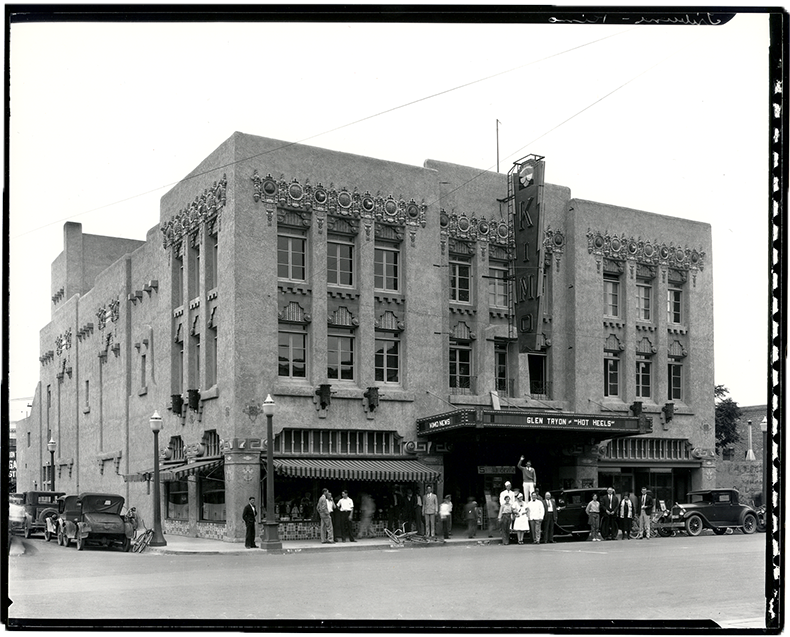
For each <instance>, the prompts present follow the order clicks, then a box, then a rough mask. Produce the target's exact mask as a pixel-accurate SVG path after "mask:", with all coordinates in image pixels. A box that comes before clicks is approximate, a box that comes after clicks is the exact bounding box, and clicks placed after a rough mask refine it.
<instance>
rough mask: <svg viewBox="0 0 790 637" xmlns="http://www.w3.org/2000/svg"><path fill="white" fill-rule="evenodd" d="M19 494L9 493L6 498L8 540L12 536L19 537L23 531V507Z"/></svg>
mask: <svg viewBox="0 0 790 637" xmlns="http://www.w3.org/2000/svg"><path fill="white" fill-rule="evenodd" d="M23 501H24V499H23V497H22V494H21V493H11V494H10V495H9V496H8V539H9V544H10V539H11V536H12V535H21V534H22V533H24V530H25V507H24V506H23V505H22V502H23Z"/></svg>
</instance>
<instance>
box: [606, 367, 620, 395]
mask: <svg viewBox="0 0 790 637" xmlns="http://www.w3.org/2000/svg"><path fill="white" fill-rule="evenodd" d="M603 379H604V380H603V395H604V396H619V395H620V359H618V358H604V359H603Z"/></svg>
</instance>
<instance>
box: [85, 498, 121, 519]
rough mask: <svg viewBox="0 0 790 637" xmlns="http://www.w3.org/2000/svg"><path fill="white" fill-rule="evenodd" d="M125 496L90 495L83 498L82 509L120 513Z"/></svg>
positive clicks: (94, 511)
mask: <svg viewBox="0 0 790 637" xmlns="http://www.w3.org/2000/svg"><path fill="white" fill-rule="evenodd" d="M122 506H123V498H122V497H120V496H117V495H88V496H85V497H84V498H82V511H83V513H86V512H88V511H90V512H92V513H112V514H114V515H119V514H120V513H121V507H122Z"/></svg>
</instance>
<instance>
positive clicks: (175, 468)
mask: <svg viewBox="0 0 790 637" xmlns="http://www.w3.org/2000/svg"><path fill="white" fill-rule="evenodd" d="M223 462H224V460H223V459H222V458H213V459H211V460H201V461H198V462H187V463H184V464H179V465H167V466H160V468H159V479H160V480H161V481H162V482H173V481H174V480H183V479H184V478H186V477H187V476H192V475H195V474H197V473H205V472H207V471H210V470H212V469H214V468H216V467H219V466H220V465H222V463H223ZM123 479H124V481H125V482H146V481H148V480H153V479H154V470H153V469H147V470H145V471H139V472H138V473H132V474H129V475H125V476H124V477H123Z"/></svg>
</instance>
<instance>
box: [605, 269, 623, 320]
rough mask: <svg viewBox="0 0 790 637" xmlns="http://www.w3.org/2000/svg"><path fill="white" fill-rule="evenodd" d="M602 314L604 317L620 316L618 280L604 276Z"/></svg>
mask: <svg viewBox="0 0 790 637" xmlns="http://www.w3.org/2000/svg"><path fill="white" fill-rule="evenodd" d="M603 313H604V316H612V317H619V316H620V279H619V278H618V277H615V276H611V275H605V276H604V278H603Z"/></svg>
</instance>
